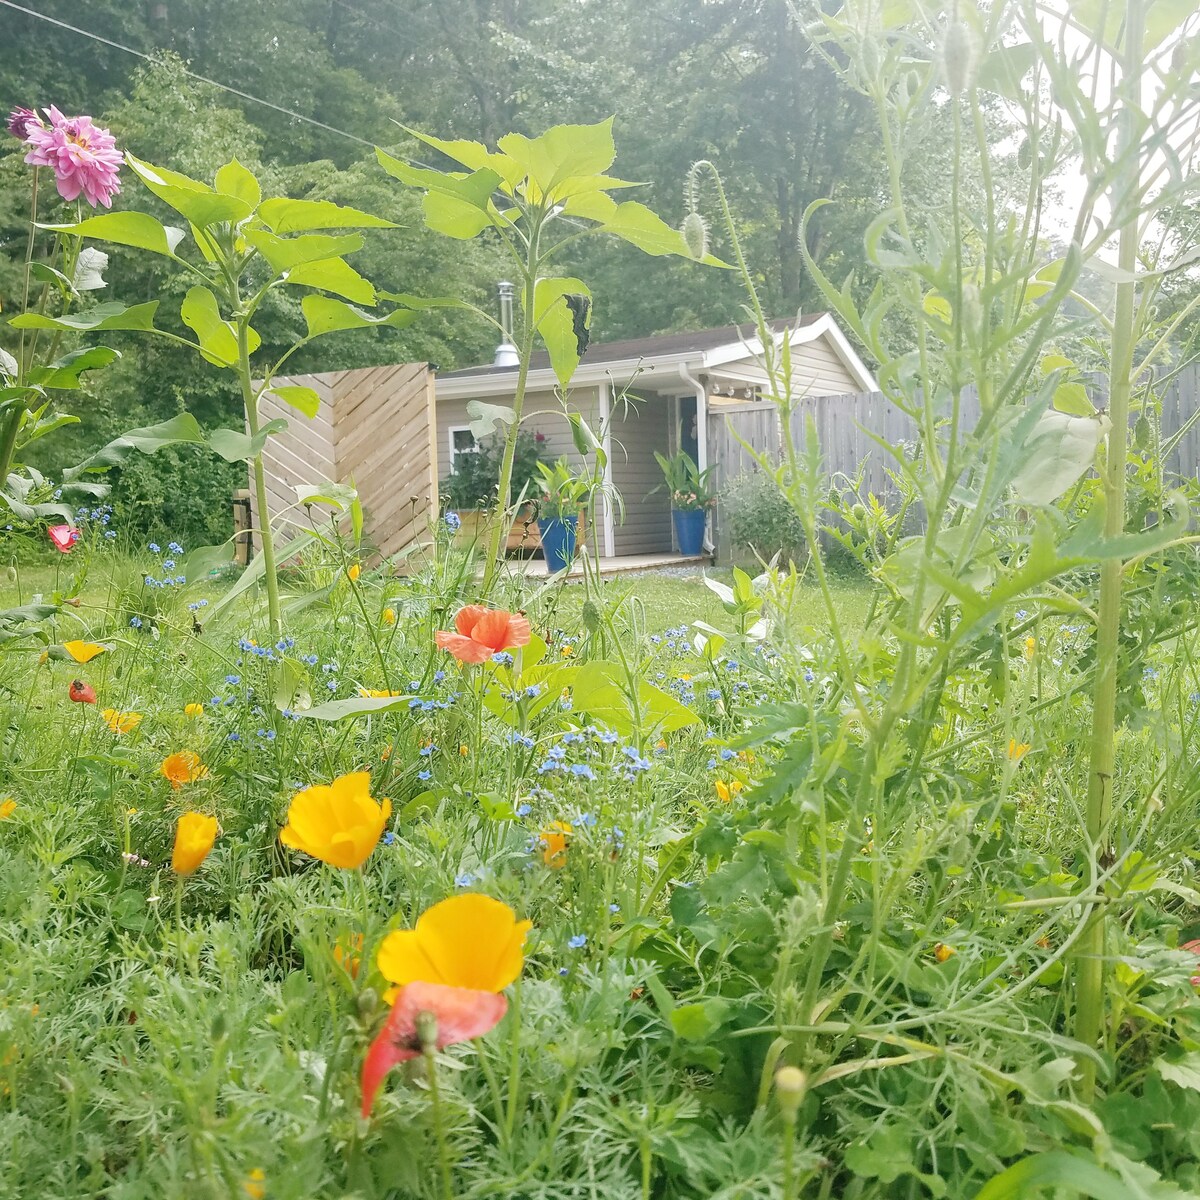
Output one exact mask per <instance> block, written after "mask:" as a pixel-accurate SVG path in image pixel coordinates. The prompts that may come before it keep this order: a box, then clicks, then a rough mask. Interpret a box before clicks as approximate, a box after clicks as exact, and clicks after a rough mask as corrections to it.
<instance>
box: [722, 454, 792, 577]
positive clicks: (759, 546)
mask: <svg viewBox="0 0 1200 1200" xmlns="http://www.w3.org/2000/svg"><path fill="white" fill-rule="evenodd" d="M720 500H721V519H722V521H723V522H724V523H725V526H726V528H727V529H728V531H729V541H730V544H731V545H733V546H737V547H739V548H740V547H743V546H744V547H747V548H748V549H749V550H750V551H751V553H752V554H755V555H758V557H759V558H761V559H762V560H763V561H764V562H767V561H769V560H771V559H772V558H774V557H775V556H776V555H779V556H780V557H781V558H782V559H783V560H788V559H791V560H793V561H797V562H802V561H803V559H804V556H805V554H806V553H807V551H806V549H805V538H804V525H803V524H802V522H801V521H800V518H799V517H798V516H797V515H796V510H795V509H794V508H793V507H792V505H791V504H790V503H789V502H788V499H787V495H786V493H785V492H784V491H783V490H782V489H781V488H780V487H779V485H778V484H777V483H776V482H775V480H774V479H772V477H771V475H770V474H769V473H767V472H766V471H745V472H743V473H742V474H741V475H737V476H735V477H734V478H733V479H731V480H730V481H729V482H728V483H726V484H725V485H724V487H722V488H721V495H720Z"/></svg>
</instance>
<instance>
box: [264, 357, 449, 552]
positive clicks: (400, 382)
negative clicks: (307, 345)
mask: <svg viewBox="0 0 1200 1200" xmlns="http://www.w3.org/2000/svg"><path fill="white" fill-rule="evenodd" d="M275 382H276V383H277V384H279V385H280V386H300V387H310V388H312V389H314V390H315V391H316V392H317V394H318V395H319V396H320V397H321V403H320V407H319V409H318V412H317V415H316V416H315V417H314V418H313V419H312V420H309V419H307V418H306V417H304V416H303V415H302V414H301V413H298V412H297V411H296V410H295V409H293V408H291V407H289V406H288V405H286V404H285V403H284V402H283V401H282V400H280V399H278V398H277V397H276V396H274V395H272V394H271V393H270V392H268V393H266V394H265V395H264V396H263V398H262V400H261V402H260V404H259V408H260V415H261V418H262V420H263V421H264V422H265V421H270V420H274V419H275V418H276V417H283V418H284V419H285V420H286V421H287V423H288V427H287V429H286V430H284V431H283V432H282V433H278V434H276V435H275V436H274V437H272V438H271V439H270V440H269V441H268V442H267V445H266V448H265V449H264V451H263V461H264V465H265V466H266V471H267V507H268V509H269V510H270V516H271V520H272V521H273V522H279V521H280V520H281V518H285V517H287V518H291V519H293V520H297V519H299V518H300V510H298V509H297V508H296V488H297V487H298V486H304V485H310V486H311V485H315V484H321V483H327V482H333V483H346V484H349V483H353V485H354V486H355V487H356V488H357V489H358V494H359V498H360V500H361V501H362V505H363V510H364V516H365V522H364V536H365V538H366V539H367V541H368V542H369V543H370V544H371V545H372V546H374V547H375V549H377V550H378V552H379V554H380V555H382V556H383V557H384V558H390V557H391V556H392V555H394V554H397V553H398V552H399V551H401V550H403V549H404V547H405V546H407V545H408V544H409V543H411V542H413V541H415V540H417V539H419V538H421V537H423V536H425V534H426V531H427V529H428V526H429V521H430V518H431V516H432V513H433V511H434V506H435V504H436V498H437V474H436V462H437V452H436V447H435V445H434V439H435V436H436V425H437V422H436V417H435V410H434V391H433V372H432V371H431V370H430V368H429V366H428V364H427V363H392V364H389V365H387V366H382V367H365V368H361V369H358V370H354V371H329V372H325V373H322V374H319V375H296V376H291V377H288V378H280V379H277V380H276V381H275ZM253 496H254V491H253V479H252V480H251V497H252V499H251V508H252V512H253V520H254V523H255V525H257V524H258V522H259V517H258V512H257V503H256V501H255V500H254V498H253ZM284 537H286V533H285V534H284Z"/></svg>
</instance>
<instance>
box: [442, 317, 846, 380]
mask: <svg viewBox="0 0 1200 1200" xmlns="http://www.w3.org/2000/svg"><path fill="white" fill-rule="evenodd" d="M824 315H825V314H824V313H810V314H809V315H808V316H805V317H801V318H800V319H799V320H798V321H770V322H768V324H769V326H770V328H771V330H772V332H774V333H782V332H783V331H784V330H785V329H787V328H789V327H792V328H796V327H801V328H802V327H804V326H806V325H812V324H814V323H815V322H816V321H817V320H819V319H820V318H821V317H823V316H824ZM756 332H757V330H756V327H755V326H754V325H739V326H736V327H735V326H732V325H722V326H720V328H718V329H698V330H693V331H692V332H690V333H656V334H652V335H651V336H650V337H641V338H625V339H624V340H622V341H619V342H592V344H591V345H590V346H588V348H587V349H586V350H585V351H584V352H583V356H582V357H581V358H580V360H579V365H580V366H581V367H582V366H584V365H587V366H589V367H590V366H594V365H599V364H600V363H613V362H621V361H623V360H626V359H633V360H635V361H636V360H639V359H655V358H661V357H662V356H663V355H666V354H669V355H671V356H672V357H674V356H675V355H689V356H690V355H693V354H702V353H703V352H704V351H705V350H716V349H717V348H718V347H721V346H728V345H730V344H731V343H735V344H738V345H740V344H742V343H744V342H748V341H750V340H751V339H755V335H756ZM549 366H550V355H549V354H547V353H546V351H545V350H538V351H536V352H535V353H534V355H533V358H532V359H530V361H529V369H530V370H531V371H539V370H546V369H548V368H549ZM516 370H517V368H516V367H515V366H512V367H494V366H492V364H491V363H486V364H484V365H483V366H481V367H465V368H463V369H462V370H461V371H447V372H446V373H445V374H443V375H439V376H438V378H439V379H469V378H473V377H475V376H478V375H493V374H497V375H498V374H500V373H501V372H504V371H509V372H512V373H513V374H514V376H515V373H516Z"/></svg>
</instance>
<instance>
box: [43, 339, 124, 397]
mask: <svg viewBox="0 0 1200 1200" xmlns="http://www.w3.org/2000/svg"><path fill="white" fill-rule="evenodd" d="M120 357H121V356H120V354H118V353H117V351H115V350H110V349H109V347H107V346H85V347H84V348H83V349H81V350H72V351H71V352H70V353H69V354H64V355H63V356H62V357H61V358H57V359H55V360H54V362H52V363H50V364H49V365H48V366H45V367H35V368H34V369H33V370H32V371H30V372H29V382H30V383H32V384H36V385H38V386H39V387H44V388H77V387H78V386H79V376H80V375H81V374H82V373H83V372H84V371H95V370H97V369H98V368H100V367H107V366H108V364H109V363H111V362H113V361H115V360H116V359H118V358H120Z"/></svg>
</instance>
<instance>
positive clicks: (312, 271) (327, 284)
mask: <svg viewBox="0 0 1200 1200" xmlns="http://www.w3.org/2000/svg"><path fill="white" fill-rule="evenodd" d="M287 282H288V283H294V284H300V285H302V286H303V287H314V288H320V289H321V290H322V291H325V292H335V293H336V294H337V295H339V296H344V297H345V298H346V299H347V300H353V301H354V303H355V304H374V303H375V289H374V287H372V286H371V284H370V282H369V281H368V280H366V279H364V278H363V277H362V276H361V275H360V274H359V273H358V272H357V271H356V270H355V269H354V268H353V267H352V266H351V265H350V264H349V263H348V262H346V261H345V259H341V258H326V259H321V260H320V261H319V262H311V263H304V264H302V265H301V266H298V267H294V268H293V269H292V270H290V271H289V272H288V273H287Z"/></svg>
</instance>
